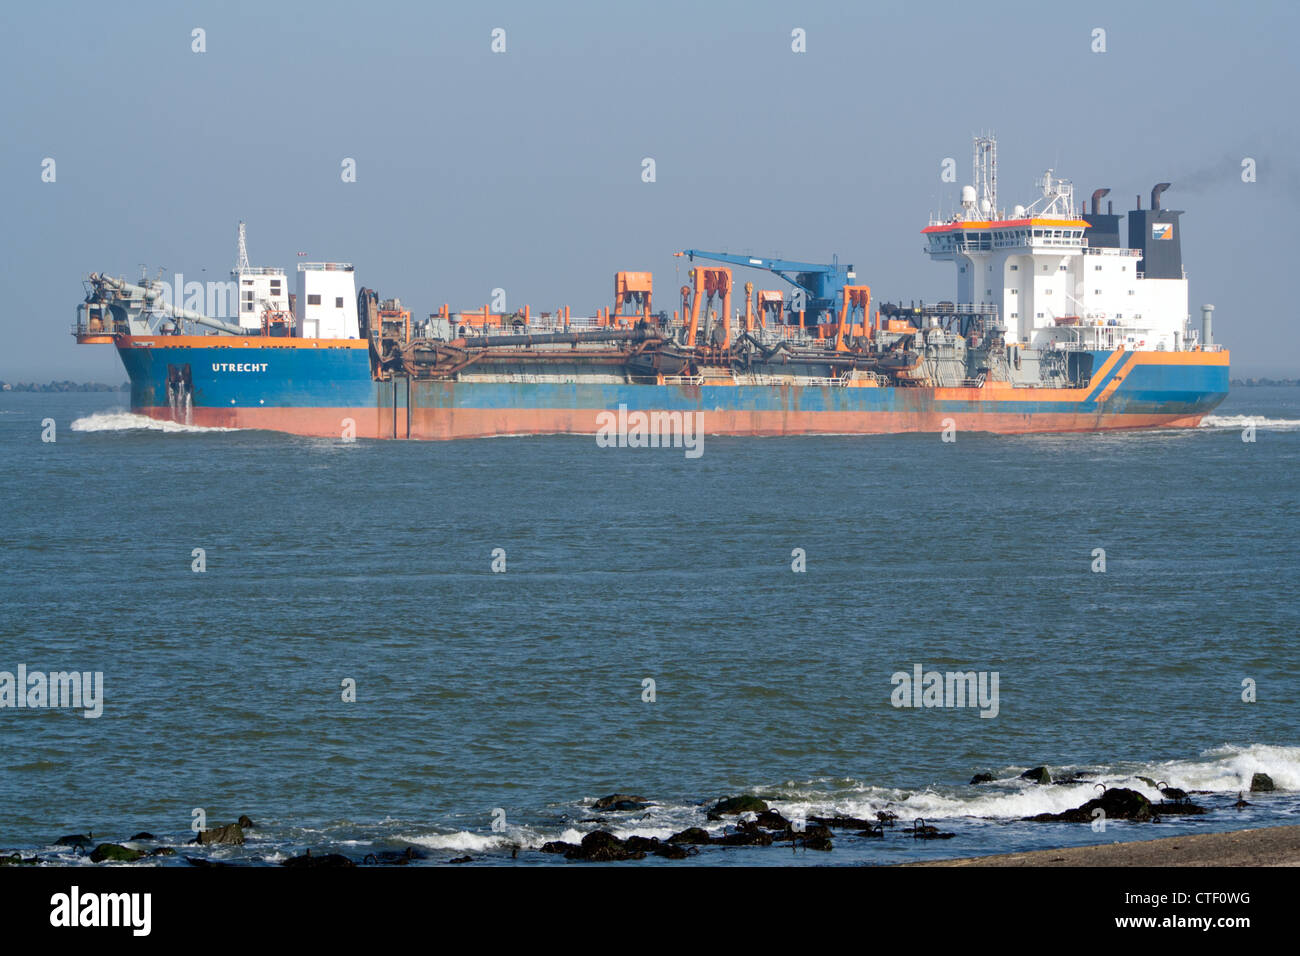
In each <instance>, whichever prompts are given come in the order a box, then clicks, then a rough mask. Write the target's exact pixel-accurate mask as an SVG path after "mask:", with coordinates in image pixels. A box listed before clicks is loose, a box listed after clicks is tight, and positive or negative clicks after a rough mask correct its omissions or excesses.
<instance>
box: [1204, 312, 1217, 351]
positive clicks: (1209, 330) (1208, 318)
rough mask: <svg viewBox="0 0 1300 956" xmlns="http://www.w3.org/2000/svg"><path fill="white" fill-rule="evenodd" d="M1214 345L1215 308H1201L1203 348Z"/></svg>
mask: <svg viewBox="0 0 1300 956" xmlns="http://www.w3.org/2000/svg"><path fill="white" fill-rule="evenodd" d="M1213 344H1214V306H1212V305H1209V304H1206V305H1203V306H1201V346H1202V348H1204V347H1205V346H1207V345H1213Z"/></svg>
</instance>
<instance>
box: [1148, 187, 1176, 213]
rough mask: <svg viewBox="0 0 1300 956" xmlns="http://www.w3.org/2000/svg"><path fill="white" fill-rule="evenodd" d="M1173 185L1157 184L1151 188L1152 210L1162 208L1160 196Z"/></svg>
mask: <svg viewBox="0 0 1300 956" xmlns="http://www.w3.org/2000/svg"><path fill="white" fill-rule="evenodd" d="M1171 185H1173V184H1172V183H1156V184H1155V185H1154V186H1152V187H1151V208H1152V209H1159V208H1160V194H1161V193H1163V192H1164V191H1165V190H1166V189H1168V188H1169V187H1170V186H1171Z"/></svg>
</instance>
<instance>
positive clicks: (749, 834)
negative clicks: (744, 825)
mask: <svg viewBox="0 0 1300 956" xmlns="http://www.w3.org/2000/svg"><path fill="white" fill-rule="evenodd" d="M712 842H714V843H717V844H720V845H721V846H771V845H772V843H773V839H772V834H770V833H768V832H767V831H766V830H760V829H758V828H757V827H754V828H753V829H748V830H737V831H736V832H734V833H728V834H726V835H725V836H720V837H718V838H717V839H715V840H713V841H712Z"/></svg>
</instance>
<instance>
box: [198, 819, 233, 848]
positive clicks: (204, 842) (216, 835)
mask: <svg viewBox="0 0 1300 956" xmlns="http://www.w3.org/2000/svg"><path fill="white" fill-rule="evenodd" d="M198 842H199V844H200V845H201V846H208V845H209V844H212V843H233V844H235V845H236V846H239V845H241V844H243V842H244V830H243V828H242V827H240V825H239V824H238V823H228V824H226V825H225V826H224V827H217V828H216V829H215V830H200V831H199V841H198Z"/></svg>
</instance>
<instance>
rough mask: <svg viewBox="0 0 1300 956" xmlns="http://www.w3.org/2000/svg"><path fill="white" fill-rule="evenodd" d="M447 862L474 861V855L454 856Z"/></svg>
mask: <svg viewBox="0 0 1300 956" xmlns="http://www.w3.org/2000/svg"><path fill="white" fill-rule="evenodd" d="M447 862H448V863H473V862H474V858H473V857H472V856H457V857H453V858H452V859H450V860H448V861H447Z"/></svg>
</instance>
